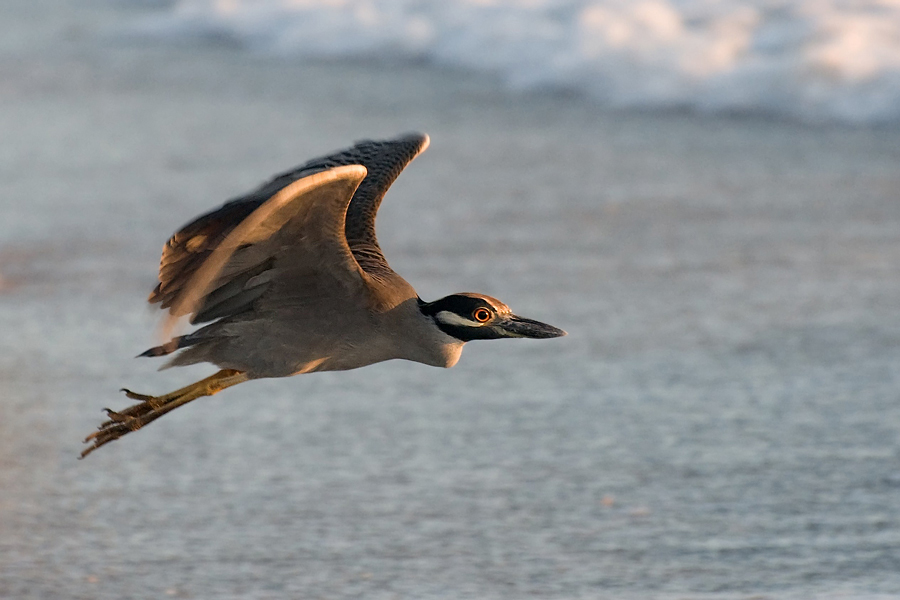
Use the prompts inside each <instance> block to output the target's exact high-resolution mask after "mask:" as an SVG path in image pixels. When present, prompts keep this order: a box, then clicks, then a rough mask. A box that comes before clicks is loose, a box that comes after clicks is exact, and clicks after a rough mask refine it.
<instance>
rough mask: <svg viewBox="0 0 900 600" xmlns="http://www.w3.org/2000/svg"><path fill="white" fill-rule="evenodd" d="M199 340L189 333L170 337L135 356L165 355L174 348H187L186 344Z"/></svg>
mask: <svg viewBox="0 0 900 600" xmlns="http://www.w3.org/2000/svg"><path fill="white" fill-rule="evenodd" d="M199 341H200V340H199V339H197V338H196V337H194V336H192V335H191V334H188V335H182V336H178V337H176V338H172V339H171V340H170V341H168V342H166V343H165V344H163V345H161V346H153V347H152V348H149V349H147V350H144V351H143V352H141V353H140V354H138V355H137V357H136V358H140V357H141V356H165V355H167V354H172V353H173V352H175V351H176V350H180V349H182V348H187V347H188V346H193V345H194V344H196V343H197V342H199Z"/></svg>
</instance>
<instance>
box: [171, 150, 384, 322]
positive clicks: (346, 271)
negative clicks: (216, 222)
mask: <svg viewBox="0 0 900 600" xmlns="http://www.w3.org/2000/svg"><path fill="white" fill-rule="evenodd" d="M365 176H366V169H365V167H363V166H360V165H348V166H344V167H337V168H334V169H329V170H327V171H322V172H320V173H315V174H313V175H310V176H308V177H304V178H302V179H299V180H297V181H294V182H293V183H290V184H288V185H287V186H285V187H283V188H282V189H281V190H279V191H278V192H277V193H276V194H275V195H274V196H272V197H271V198H270V199H268V200H266V201H265V202H263V203H262V204H261V205H259V206H258V207H256V208H255V209H254V210H253V211H251V212H250V213H249V214H247V215H245V216H243V217H242V218H241V220H240V222H238V223H236V224H229V225H230V227H229V228H228V230H227V232H226V231H225V227H224V226H221V225H220V226H219V227H218V228H217V229H215V230H213V229H212V228H211V227H210V226H209V225H208V224H207V226H206V228H205V229H204V228H199V229H197V230H196V231H197V233H195V236H203V235H211V237H212V238H218V243H216V244H215V245H214V247H212V249H211V250H209V251H208V252H204V258H202V259H201V260H200V261H199V263H198V264H196V266H195V268H193V269H192V271H191V273H190V274H188V275H187V276H185V277H184V281H183V283H180V284H179V285H178V286H177V289H172V290H169V291H168V296H167V304H168V305H169V307H170V309H169V311H170V316H169V318H168V319H167V321H166V323H165V324H164V333H166V334H168V333H170V332H171V329H172V328H173V327H174V325H175V324H176V322H177V320H178V319H179V317H181V316H184V315H190V316H191V319H190V320H191V322H192V323H198V322H204V321H210V320H213V319H217V318H219V317H228V316H233V315H236V314H240V313H241V312H243V311H245V310H247V309H249V308H250V307H251V305H252V304H253V302H254V301H255V300H256V299H258V298H260V297H262V296H263V295H264V294H265V292H266V291H267V290H268V289H269V287H270V284H271V283H272V282H276V281H278V279H279V278H282V279H283V278H284V277H285V275H284V274H285V272H290V273H295V272H297V271H298V270H300V271H303V272H306V273H314V274H315V281H316V283H317V285H319V286H322V287H325V288H326V289H329V290H333V291H334V293H335V295H345V294H351V295H353V294H359V293H365V292H366V289H367V287H368V286H367V280H368V277H369V276H368V275H367V274H366V273H365V272H364V271H363V270H362V269H361V268H360V266H359V264H358V263H357V262H356V259H355V258H354V257H353V254H352V252H351V251H350V247H349V246H348V244H347V240H346V238H345V237H344V235H343V228H344V221H345V215H346V212H347V207H348V205H349V203H350V199H351V197H352V196H353V193H354V191H355V190H356V189H357V187H358V186H359V184H360V182H362V180H363V178H364V177H365ZM201 219H202V218H201ZM195 223H196V222H195ZM189 227H190V226H189ZM185 229H187V228H185ZM184 231H185V230H182V231H181V232H179V234H182V233H183V232H184ZM179 234H176V236H177V235H179ZM192 240H193V238H191V237H184V238H183V242H182V245H184V246H185V247H186V249H187V250H188V251H190V249H189V246H190V245H191V243H192ZM206 243H208V240H207V239H202V240H200V241H199V242H196V243H195V244H197V245H199V244H206ZM167 337H168V336H167Z"/></svg>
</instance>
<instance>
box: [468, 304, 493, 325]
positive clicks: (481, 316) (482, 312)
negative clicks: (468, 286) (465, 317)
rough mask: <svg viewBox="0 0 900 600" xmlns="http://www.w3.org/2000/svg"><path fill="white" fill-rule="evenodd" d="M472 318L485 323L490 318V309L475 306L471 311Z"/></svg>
mask: <svg viewBox="0 0 900 600" xmlns="http://www.w3.org/2000/svg"><path fill="white" fill-rule="evenodd" d="M472 318H473V319H475V320H476V321H478V322H479V323H487V322H488V321H490V320H491V311H489V310H488V309H486V308H476V309H475V312H473V313H472Z"/></svg>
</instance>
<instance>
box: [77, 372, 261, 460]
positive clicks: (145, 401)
mask: <svg viewBox="0 0 900 600" xmlns="http://www.w3.org/2000/svg"><path fill="white" fill-rule="evenodd" d="M248 379H249V377H248V376H247V374H246V373H244V372H243V371H236V370H234V369H223V370H221V371H219V372H218V373H216V374H215V375H212V376H211V377H207V378H206V379H201V380H200V381H198V382H196V383H192V384H191V385H189V386H187V387H183V388H181V389H180V390H175V391H174V392H171V393H168V394H164V395H162V396H147V395H145V394H136V393H134V392H132V391H131V390H127V389H124V388H123V389H122V391H123V392H125V395H126V396H128V397H129V398H131V399H132V400H140V402H139V403H138V404H135V405H133V406H130V407H128V408H126V409H125V410H122V411H119V412H116V411H114V410H110V409H108V408H107V409H106V414H107V415H108V416H109V420H108V421H106V422H104V423H103V424H101V425H100V427H99V428H98V430H97V431H95V432H94V433H92V434H91V435H89V436H87V437H86V438H85V439H84V441H85V443H88V442H91V446H90V447H89V448H86V449H85V450H84V451H83V452H82V453H81V458H84V457H85V456H87V455H88V454H90V453H91V452H93V451H94V450H96V449H97V448H99V447H100V446H103V445H104V444H108V443H109V442H111V441H113V440H117V439H119V438H120V437H122V436H123V435H125V434H126V433H130V432H132V431H137V430H138V429H140V428H141V427H143V426H144V425H146V424H147V423H150V422H152V421H155V420H156V419H158V418H160V417H161V416H163V415H164V414H166V413H167V412H170V411H173V410H175V409H176V408H178V407H179V406H182V405H184V404H187V403H188V402H190V401H191V400H196V399H197V398H202V397H203V396H212V395H213V394H216V393H218V392H221V391H222V390H224V389H225V388H228V387H231V386H233V385H237V384H239V383H243V382H244V381H247V380H248Z"/></svg>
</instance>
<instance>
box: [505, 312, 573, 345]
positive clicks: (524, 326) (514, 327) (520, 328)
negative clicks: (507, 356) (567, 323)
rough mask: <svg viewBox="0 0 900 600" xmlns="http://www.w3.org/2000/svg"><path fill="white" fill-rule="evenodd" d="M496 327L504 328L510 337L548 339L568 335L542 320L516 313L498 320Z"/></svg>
mask: <svg viewBox="0 0 900 600" xmlns="http://www.w3.org/2000/svg"><path fill="white" fill-rule="evenodd" d="M495 327H497V328H498V329H500V330H502V331H503V332H504V333H505V334H506V335H507V336H509V337H524V338H533V339H546V338H555V337H561V336H564V335H566V332H565V331H563V330H562V329H557V328H556V327H554V326H553V325H547V324H546V323H541V322H540V321H532V320H531V319H523V318H522V317H517V316H516V315H510V316H509V317H506V318H505V319H503V320H501V321H499V322H497V323H496V324H495Z"/></svg>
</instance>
